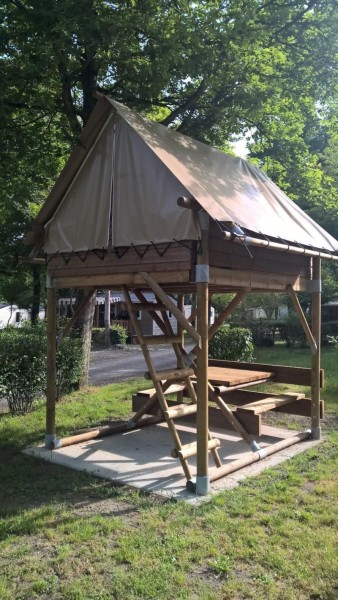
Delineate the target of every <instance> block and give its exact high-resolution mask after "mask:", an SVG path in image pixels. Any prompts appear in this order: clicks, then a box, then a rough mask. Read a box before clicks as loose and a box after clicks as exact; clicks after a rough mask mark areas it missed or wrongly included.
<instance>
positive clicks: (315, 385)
mask: <svg viewBox="0 0 338 600" xmlns="http://www.w3.org/2000/svg"><path fill="white" fill-rule="evenodd" d="M312 261H313V275H312V286H313V287H312V289H313V291H312V310H311V321H312V335H313V337H314V340H315V342H316V345H317V349H316V352H314V353H313V354H312V365H311V366H312V370H311V435H312V438H313V439H315V440H320V438H321V427H320V332H321V261H320V258H318V257H314V258H313V259H312Z"/></svg>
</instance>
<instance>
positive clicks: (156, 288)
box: [140, 271, 200, 344]
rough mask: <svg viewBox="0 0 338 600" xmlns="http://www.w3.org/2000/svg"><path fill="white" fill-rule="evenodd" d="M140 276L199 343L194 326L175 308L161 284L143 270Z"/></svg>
mask: <svg viewBox="0 0 338 600" xmlns="http://www.w3.org/2000/svg"><path fill="white" fill-rule="evenodd" d="M140 275H141V277H143V279H144V281H146V283H147V284H148V285H149V287H150V288H151V289H152V290H153V292H154V293H155V294H156V295H157V296H158V297H159V298H160V300H161V301H162V302H163V304H164V305H165V306H166V307H167V310H169V311H170V312H172V314H173V315H174V317H176V319H177V321H178V322H179V323H180V324H181V326H182V327H183V328H184V329H185V330H186V331H187V332H188V333H189V334H190V335H191V337H192V338H193V339H194V340H195V342H196V343H197V344H200V336H199V334H198V332H197V331H196V329H195V327H193V326H192V325H191V323H189V321H188V319H186V318H185V316H184V314H183V313H182V312H181V311H180V310H179V308H177V306H176V304H174V303H173V301H172V300H170V298H168V296H167V294H166V293H165V292H164V291H163V290H162V288H161V286H160V285H159V284H158V283H157V281H156V280H155V279H154V278H153V277H152V276H151V275H150V274H149V273H146V272H145V271H142V272H141V273H140Z"/></svg>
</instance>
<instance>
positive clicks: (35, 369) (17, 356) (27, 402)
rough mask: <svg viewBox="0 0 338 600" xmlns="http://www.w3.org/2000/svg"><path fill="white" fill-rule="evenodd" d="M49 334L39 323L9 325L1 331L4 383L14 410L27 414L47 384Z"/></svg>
mask: <svg viewBox="0 0 338 600" xmlns="http://www.w3.org/2000/svg"><path fill="white" fill-rule="evenodd" d="M45 348H46V336H45V331H44V329H43V328H42V327H41V326H40V325H37V326H36V327H31V326H27V325H24V326H23V327H22V328H20V329H15V328H13V327H6V328H5V329H3V330H2V331H1V333H0V364H1V370H0V386H1V387H2V388H3V389H4V396H5V397H6V399H7V402H8V406H9V410H10V412H11V414H24V413H26V412H28V411H29V410H30V409H31V406H32V403H33V400H34V399H35V398H37V397H38V396H41V394H42V393H43V390H44V389H45V384H46V360H45V358H46V357H45Z"/></svg>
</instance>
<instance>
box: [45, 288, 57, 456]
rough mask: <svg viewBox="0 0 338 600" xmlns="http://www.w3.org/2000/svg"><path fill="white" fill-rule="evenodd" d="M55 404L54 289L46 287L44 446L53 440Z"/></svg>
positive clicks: (47, 445)
mask: <svg viewBox="0 0 338 600" xmlns="http://www.w3.org/2000/svg"><path fill="white" fill-rule="evenodd" d="M55 404H56V291H55V289H54V288H50V287H49V288H47V403H46V438H45V442H46V447H49V446H50V444H51V443H52V442H54V441H55V439H56V437H55Z"/></svg>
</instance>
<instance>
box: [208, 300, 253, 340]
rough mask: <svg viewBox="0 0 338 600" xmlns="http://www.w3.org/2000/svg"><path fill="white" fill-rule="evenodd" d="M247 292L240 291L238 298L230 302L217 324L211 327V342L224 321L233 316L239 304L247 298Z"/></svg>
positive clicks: (209, 334)
mask: <svg viewBox="0 0 338 600" xmlns="http://www.w3.org/2000/svg"><path fill="white" fill-rule="evenodd" d="M247 293H248V292H247V290H240V291H239V292H237V294H236V296H235V297H234V298H233V299H232V300H231V302H229V304H228V305H227V306H226V307H225V309H224V310H223V311H222V313H221V314H220V315H219V317H217V319H216V320H215V322H214V323H213V324H212V325H211V327H210V328H209V332H208V337H209V340H210V339H211V338H212V337H213V336H214V335H215V333H217V331H218V330H219V328H220V327H221V325H223V323H224V321H225V320H226V319H227V318H228V317H229V316H230V315H231V313H232V312H233V311H234V310H235V308H236V307H237V306H238V305H239V303H240V302H241V301H242V300H243V298H245V296H246V295H247Z"/></svg>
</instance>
